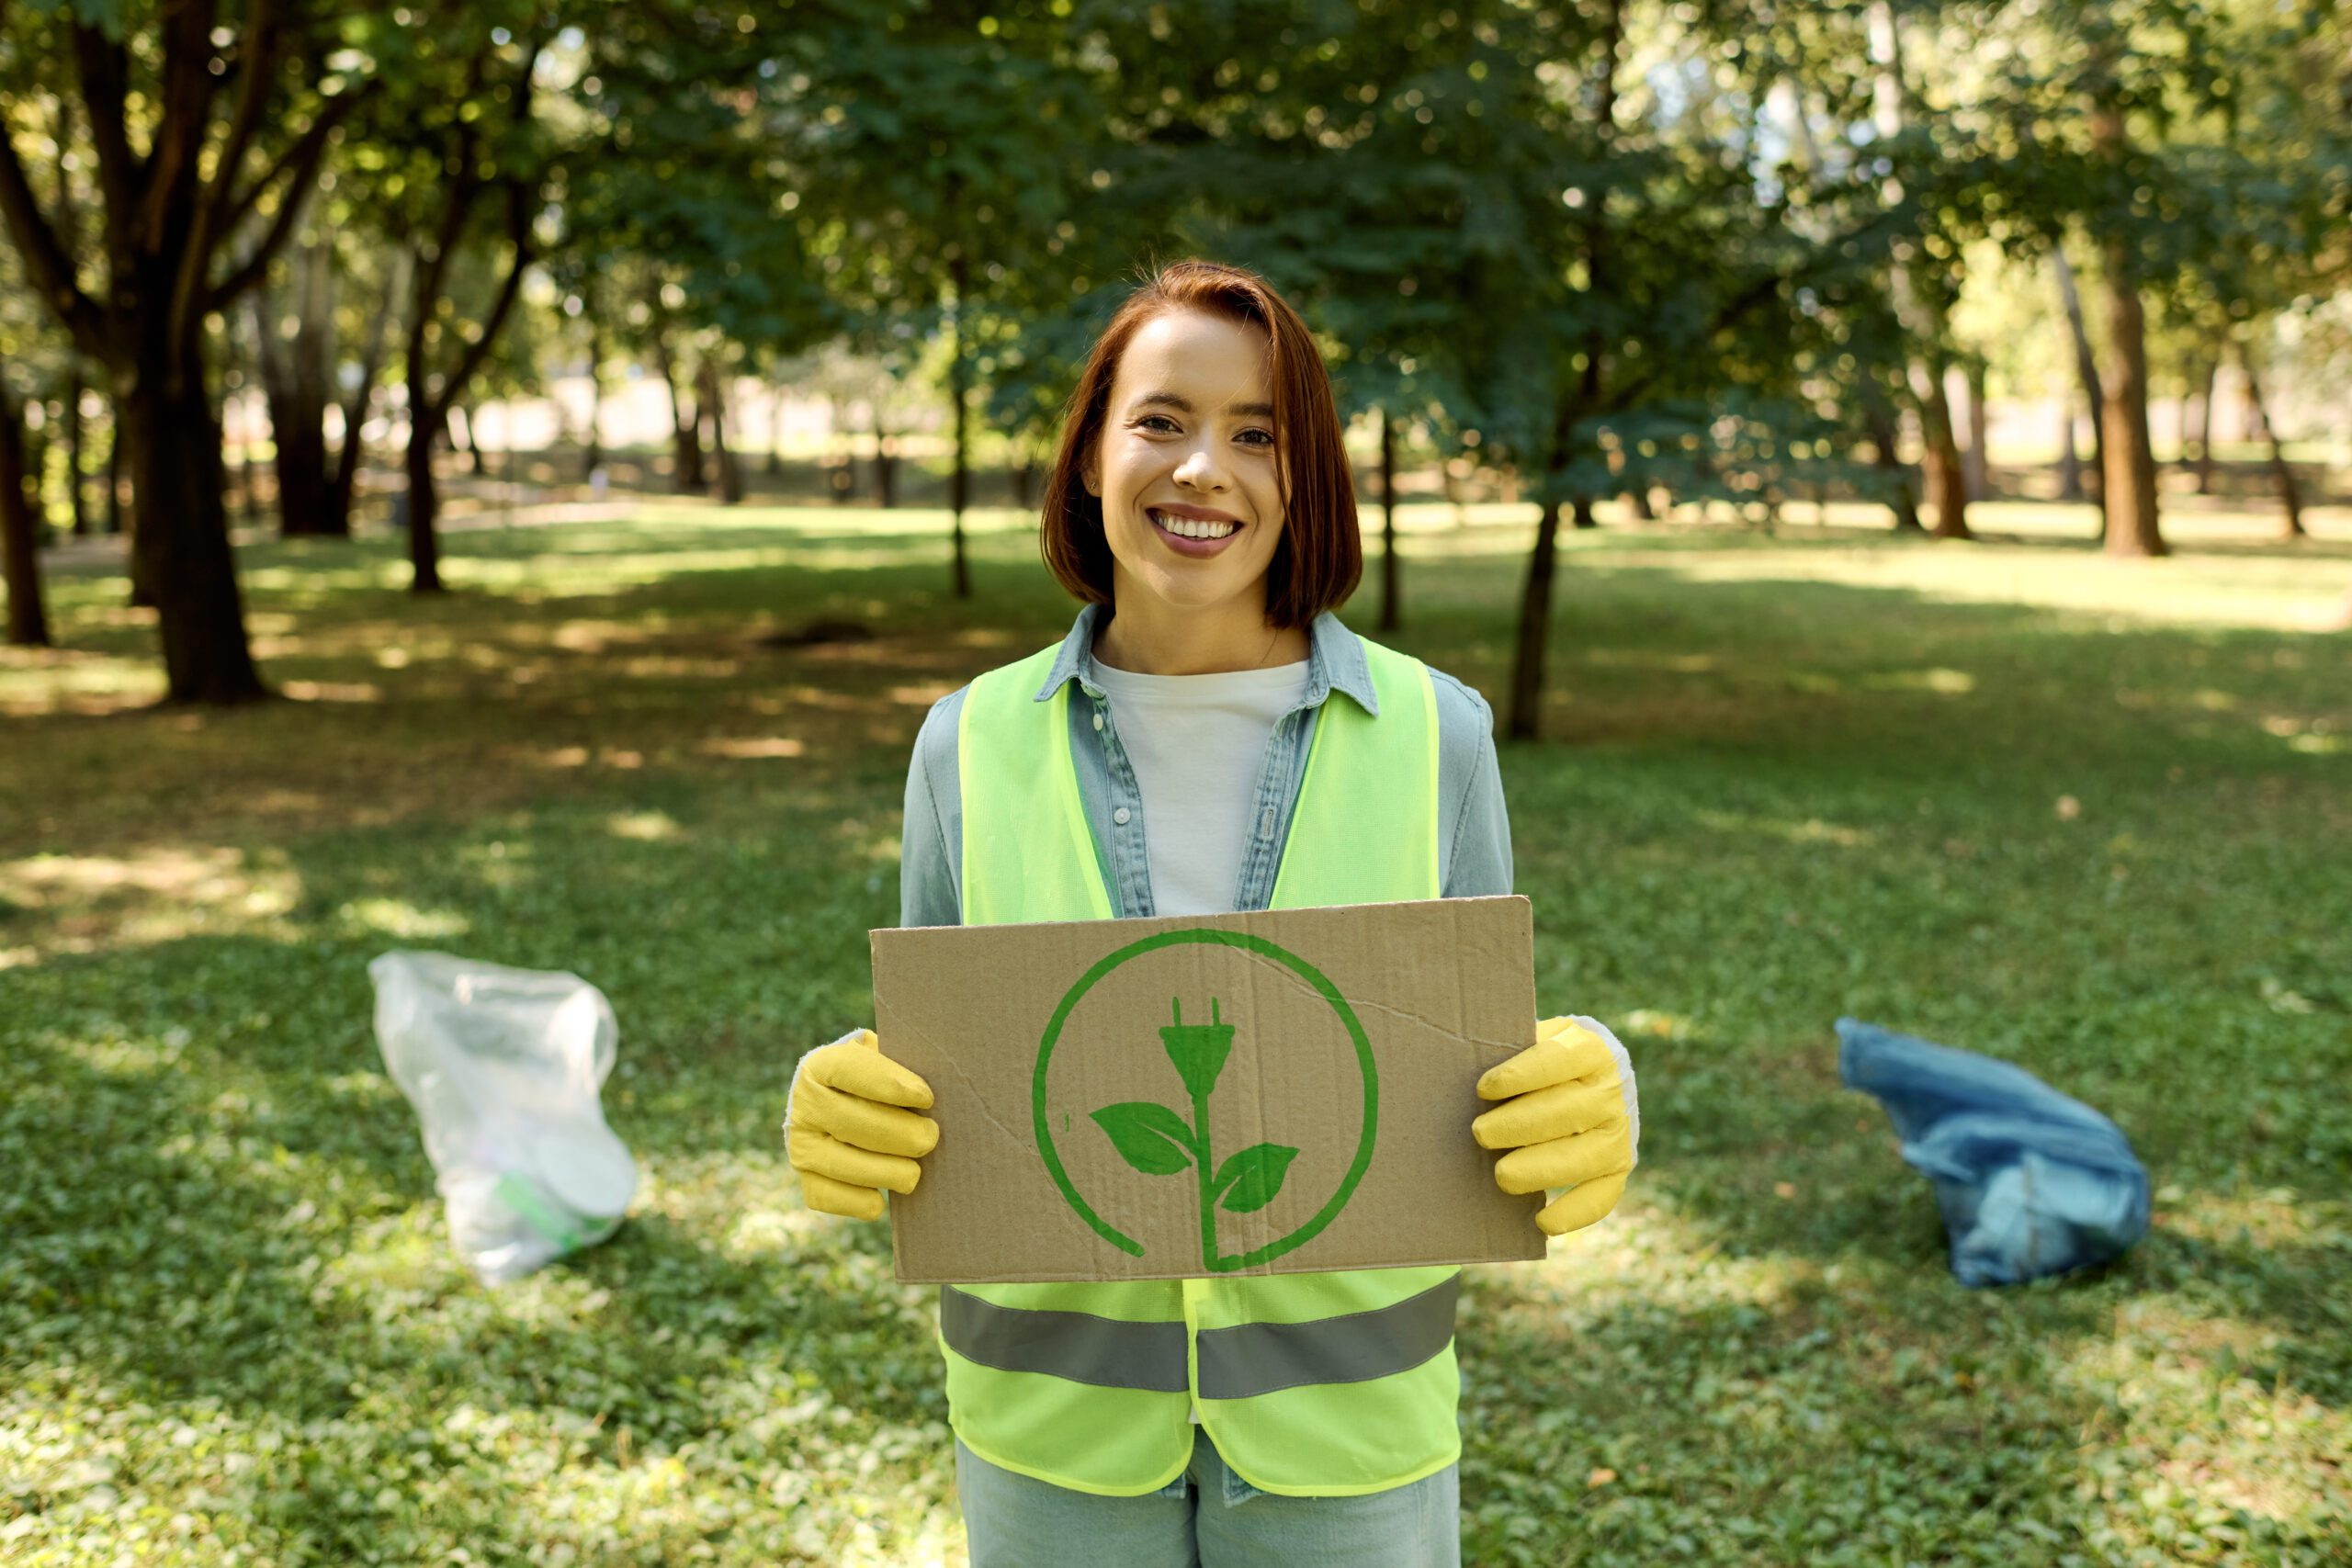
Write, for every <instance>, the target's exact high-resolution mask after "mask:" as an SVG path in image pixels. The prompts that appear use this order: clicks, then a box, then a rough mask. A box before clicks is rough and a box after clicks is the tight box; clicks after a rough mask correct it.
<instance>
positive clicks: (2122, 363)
mask: <svg viewBox="0 0 2352 1568" xmlns="http://www.w3.org/2000/svg"><path fill="white" fill-rule="evenodd" d="M2103 270H2104V272H2105V273H2106V278H2105V282H2106V287H2107V337H2108V343H2109V348H2110V350H2111V352H2112V353H2113V355H2114V359H2113V367H2114V373H2113V374H2112V375H2110V376H2109V378H2108V386H2107V414H2106V417H2104V418H2103V419H2101V420H2100V421H2099V423H2100V426H2101V428H2102V429H2103V430H2105V432H2106V433H2107V438H2106V443H2105V445H2106V447H2107V490H2106V495H2107V550H2108V553H2109V555H2116V556H2161V555H2165V554H2167V553H2169V552H2168V551H2167V549H2166V547H2165V538H2164V533H2163V531H2162V529H2161V528H2160V527H2159V525H2158V523H2157V516H2156V453H2155V446H2154V443H2153V442H2151V441H2150V440H2149V438H2148V339H2147V316H2146V313H2145V311H2144V310H2143V309H2142V306H2141V303H2140V287H2139V281H2138V279H2137V278H2136V277H2134V276H2132V270H2131V250H2130V247H2129V244H2128V243H2127V242H2125V241H2123V240H2121V239H2115V240H2110V241H2109V242H2108V245H2107V265H2106V267H2105V268H2104V269H2103Z"/></svg>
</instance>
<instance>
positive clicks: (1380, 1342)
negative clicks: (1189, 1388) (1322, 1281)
mask: <svg viewBox="0 0 2352 1568" xmlns="http://www.w3.org/2000/svg"><path fill="white" fill-rule="evenodd" d="M1461 1289H1462V1276H1461V1275H1459V1274H1453V1275H1449V1276H1448V1277H1447V1278H1446V1279H1444V1280H1442V1281H1440V1282H1439V1283H1437V1284H1434V1285H1431V1286H1430V1288H1429V1289H1428V1290H1426V1291H1423V1292H1421V1293H1420V1294H1419V1295H1418V1296H1408V1297H1406V1298H1405V1299H1404V1300H1403V1301H1401V1302H1398V1303H1396V1304H1395V1305H1393V1306H1385V1307H1375V1308H1374V1309H1373V1310H1372V1311H1370V1312H1351V1313H1349V1314H1345V1315H1344V1316H1340V1317H1318V1318H1315V1319H1312V1320H1310V1321H1308V1322H1306V1323H1244V1324H1238V1325H1235V1326H1234V1327H1231V1328H1208V1329H1204V1330H1202V1331H1201V1397H1202V1398H1203V1399H1254V1398H1256V1397H1257V1396H1258V1395H1260V1394H1261V1393H1276V1392H1278V1391H1279V1390H1282V1389H1285V1388H1299V1387H1302V1386H1304V1385H1306V1384H1307V1383H1322V1382H1371V1381H1372V1380H1373V1379H1374V1378H1385V1377H1390V1376H1393V1375H1395V1374H1396V1373H1397V1372H1409V1371H1412V1370H1413V1369H1414V1368H1415V1367H1418V1366H1419V1365H1420V1364H1421V1363H1422V1362H1424V1361H1426V1360H1428V1359H1430V1357H1432V1356H1434V1355H1436V1354H1437V1353H1438V1352H1439V1351H1441V1350H1442V1349H1444V1348H1446V1346H1447V1344H1448V1343H1449V1342H1451V1341H1452V1340H1453V1299H1454V1297H1455V1296H1456V1295H1457V1294H1459V1293H1460V1292H1461Z"/></svg>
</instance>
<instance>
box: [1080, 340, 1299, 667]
mask: <svg viewBox="0 0 2352 1568" xmlns="http://www.w3.org/2000/svg"><path fill="white" fill-rule="evenodd" d="M1270 347H1271V344H1270V340H1269V339H1268V337H1267V336H1266V334H1265V333H1263V332H1261V331H1259V330H1258V329H1256V328H1254V327H1250V326H1246V325H1243V324H1241V323H1239V322H1237V321H1228V320H1227V319H1225V318H1224V317H1221V316H1212V315H1207V314H1204V313H1203V312H1201V311H1197V310H1170V311H1168V312H1167V313H1165V314H1163V315H1159V316H1157V317H1155V318H1153V319H1152V320H1151V321H1147V322H1145V323H1144V324H1143V325H1142V326H1141V327H1139V328H1137V329H1136V333H1135V336H1134V337H1133V338H1132V339H1130V340H1129V342H1128V344H1127V346H1126V351H1125V354H1123V355H1121V356H1120V359H1119V368H1118V374H1117V377H1116V378H1115V379H1114V381H1113V383H1112V387H1111V398H1110V406H1109V408H1108V410H1107V411H1106V417H1105V419H1104V421H1103V435H1102V440H1101V443H1100V444H1099V446H1097V448H1096V450H1095V453H1094V455H1093V459H1092V461H1091V463H1090V464H1089V466H1088V470H1087V473H1086V476H1085V479H1086V488H1087V490H1088V491H1090V492H1091V493H1092V494H1094V495H1095V496H1097V497H1099V498H1100V499H1101V501H1102V502H1103V537H1104V540H1105V542H1107V543H1108V545H1109V546H1110V549H1111V558H1112V584H1113V604H1114V606H1115V607H1116V610H1117V612H1118V613H1119V615H1122V616H1127V615H1136V616H1138V617H1139V618H1145V617H1148V618H1158V617H1159V616H1161V615H1166V614H1167V613H1170V612H1174V613H1176V614H1178V615H1187V616H1190V615H1201V614H1203V613H1208V614H1211V615H1219V616H1220V618H1222V617H1224V616H1231V617H1234V618H1236V619H1237V620H1238V619H1239V618H1240V617H1241V616H1242V615H1247V616H1248V618H1249V622H1250V625H1252V626H1258V625H1262V624H1263V621H1264V616H1265V587H1264V582H1265V577H1266V571H1267V569H1268V568H1269V567H1271V566H1272V564H1273V560H1274V552H1275V550H1276V548H1277V547H1279V546H1280V545H1281V544H1282V539H1283V522H1284V506H1283V480H1282V472H1281V463H1280V461H1279V459H1278V457H1277V453H1278V450H1279V448H1278V447H1277V446H1276V445H1275V436H1274V420H1273V412H1274V411H1273V395H1272V390H1271V389H1270V387H1269V385H1268V382H1267V377H1266V364H1267V355H1268V352H1269V349H1270Z"/></svg>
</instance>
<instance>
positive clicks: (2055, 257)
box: [2050, 249, 2107, 533]
mask: <svg viewBox="0 0 2352 1568" xmlns="http://www.w3.org/2000/svg"><path fill="white" fill-rule="evenodd" d="M2050 264H2051V270H2052V272H2054V273H2056V274H2057V276H2058V302H2059V303H2060V304H2061V305H2063V306H2064V307H2065V310H2066V326H2067V330H2068V331H2069V332H2070V333H2072V335H2073V337H2074V340H2075V379H2076V380H2078V381H2080V382H2081V383H2082V388H2083V400H2084V401H2086V403H2088V404H2089V405H2090V411H2091V483H2092V484H2093V485H2095V486H2097V487H2098V496H2097V498H2096V499H2097V500H2098V506H2099V519H2100V521H2099V528H2100V531H2101V532H2102V533H2104V532H2105V530H2106V527H2107V522H2106V518H2107V389H2105V388H2104V387H2102V386H2101V385H2099V376H2098V356H2097V355H2094V354H2092V353H2091V334H2090V333H2089V331H2088V330H2087V329H2086V328H2085V327H2084V325H2083V296H2082V293H2081V291H2080V290H2079V289H2077V288H2075V268H2074V266H2073V265H2072V264H2071V263H2069V262H2068V261H2067V260H2066V253H2065V251H2064V249H2054V250H2052V252H2051V253H2050Z"/></svg>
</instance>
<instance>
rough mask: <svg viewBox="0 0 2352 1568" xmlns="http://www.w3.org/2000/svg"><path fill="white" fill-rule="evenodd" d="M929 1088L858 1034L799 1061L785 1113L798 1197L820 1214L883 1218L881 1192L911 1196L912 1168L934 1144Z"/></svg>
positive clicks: (917, 1171) (916, 1174)
mask: <svg viewBox="0 0 2352 1568" xmlns="http://www.w3.org/2000/svg"><path fill="white" fill-rule="evenodd" d="M930 1109H931V1086H930V1085H929V1084H927V1083H925V1082H923V1081H922V1079H921V1078H920V1077H916V1076H915V1075H914V1074H913V1073H911V1072H909V1071H908V1070H907V1069H906V1068H905V1067H902V1066H899V1064H898V1063H896V1062H894V1061H892V1060H890V1058H889V1057H888V1056H885V1055H883V1054H882V1046H881V1042H879V1041H878V1040H876V1038H875V1037H874V1031H872V1030H870V1029H860V1030H857V1031H855V1032H853V1033H849V1034H844V1035H843V1036H842V1037H841V1038H840V1039H839V1040H836V1041H834V1042H833V1043H831V1044H830V1045H820V1046H818V1047H817V1049H815V1050H814V1051H811V1052H809V1054H808V1055H806V1056H803V1057H801V1058H800V1066H798V1067H797V1069H795V1071H794V1072H793V1075H792V1098H791V1100H790V1102H789V1104H788V1105H787V1107H786V1111H785V1113H784V1148H785V1155H786V1157H787V1158H788V1159H790V1160H791V1161H792V1168H793V1169H794V1170H795V1171H797V1172H798V1173H799V1176H800V1192H801V1196H802V1197H803V1198H805V1199H806V1200H807V1201H808V1203H809V1207H810V1208H811V1209H815V1210H817V1211H819V1212H820V1213H827V1214H842V1215H846V1216H847V1217H848V1218H850V1219H854V1220H878V1219H880V1218H881V1217H882V1211H883V1207H884V1205H883V1199H882V1193H883V1190H885V1189H887V1190H889V1191H892V1192H912V1191H913V1190H915V1183H916V1182H917V1181H919V1180H920V1179H922V1167H921V1166H919V1165H917V1164H916V1163H915V1161H917V1160H918V1159H920V1158H922V1156H924V1155H927V1154H929V1153H931V1151H932V1150H933V1148H935V1147H936V1146H937V1145H938V1144H939V1123H938V1122H934V1121H933V1120H932V1119H931V1118H930V1117H928V1116H923V1115H919V1114H917V1112H919V1111H928V1110H930Z"/></svg>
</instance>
